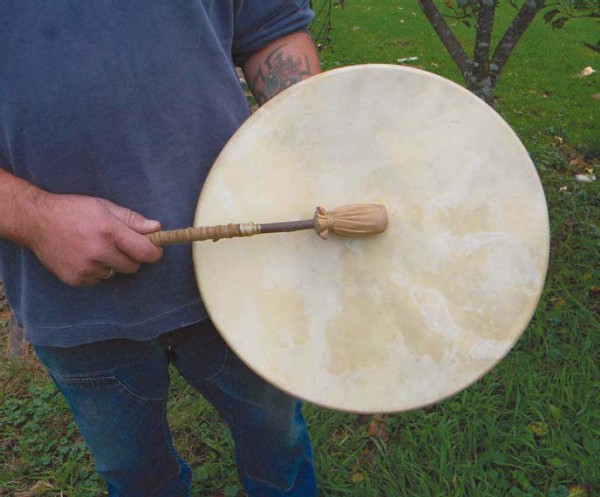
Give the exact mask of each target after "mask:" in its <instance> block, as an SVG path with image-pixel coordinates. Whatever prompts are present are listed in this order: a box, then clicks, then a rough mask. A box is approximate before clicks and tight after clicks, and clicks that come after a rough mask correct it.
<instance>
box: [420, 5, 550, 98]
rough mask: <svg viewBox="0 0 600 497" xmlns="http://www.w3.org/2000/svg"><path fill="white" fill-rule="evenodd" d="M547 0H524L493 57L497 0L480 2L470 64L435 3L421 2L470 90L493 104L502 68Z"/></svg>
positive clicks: (423, 9)
mask: <svg viewBox="0 0 600 497" xmlns="http://www.w3.org/2000/svg"><path fill="white" fill-rule="evenodd" d="M544 1H545V0H525V1H524V3H523V5H522V7H521V8H520V9H519V12H518V13H517V15H516V16H515V18H514V19H513V20H512V22H511V24H510V26H509V27H508V29H507V30H506V32H505V33H504V36H503V37H502V39H501V40H500V42H499V43H498V46H497V47H496V50H495V51H494V55H493V56H492V57H491V58H490V48H491V46H490V45H491V38H492V30H493V27H494V21H495V11H496V3H497V0H479V9H478V17H477V24H476V29H477V33H476V37H475V47H474V49H473V60H472V61H471V60H470V59H469V58H468V57H467V55H466V53H465V51H464V49H463V47H462V46H461V45H460V42H459V41H458V39H457V38H456V36H454V33H452V30H451V29H450V27H449V26H448V23H447V22H446V20H445V19H444V17H443V16H442V14H441V13H440V11H439V10H438V8H437V7H436V6H435V4H434V3H433V0H418V2H419V6H420V7H421V10H422V11H423V13H424V14H425V16H426V17H427V20H428V21H429V23H430V24H431V26H432V27H433V29H434V30H435V32H436V34H437V35H438V37H439V38H440V40H441V41H442V43H443V44H444V47H446V51H447V52H448V53H449V54H450V56H451V57H452V60H453V61H454V62H455V64H456V65H457V66H458V69H459V70H460V72H461V74H462V76H463V79H464V81H465V86H466V87H467V89H469V90H470V91H472V92H473V93H474V94H475V95H477V96H478V97H480V98H481V99H483V100H484V101H485V102H487V103H488V104H490V105H493V103H494V90H495V88H496V83H497V81H498V78H499V77H500V73H501V72H502V69H503V68H504V66H505V65H506V62H507V61H508V58H509V57H510V55H511V53H512V51H513V50H514V48H515V46H516V45H517V43H518V42H519V40H520V39H521V36H523V33H524V32H525V31H526V30H527V28H528V27H529V25H530V24H531V22H532V21H533V19H534V18H535V16H536V15H537V13H538V12H539V11H540V10H542V8H544Z"/></svg>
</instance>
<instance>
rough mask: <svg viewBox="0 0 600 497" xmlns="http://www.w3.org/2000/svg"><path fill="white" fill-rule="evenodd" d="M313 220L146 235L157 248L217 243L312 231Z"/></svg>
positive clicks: (171, 231) (160, 232) (184, 229)
mask: <svg viewBox="0 0 600 497" xmlns="http://www.w3.org/2000/svg"><path fill="white" fill-rule="evenodd" d="M314 227H315V222H314V220H313V219H305V220H302V221H289V222H283V223H266V224H254V223H240V224H222V225H218V226H200V227H197V228H183V229H178V230H166V231H157V232H156V233H151V234H149V235H146V236H147V237H148V239H149V240H150V241H151V242H152V243H154V245H157V246H159V247H162V246H164V245H176V244H179V243H191V242H201V241H204V240H213V241H215V242H216V241H218V240H220V239H221V238H238V237H243V236H253V235H260V234H264V233H285V232H290V231H299V230H308V229H314Z"/></svg>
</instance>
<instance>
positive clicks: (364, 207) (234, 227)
mask: <svg viewBox="0 0 600 497" xmlns="http://www.w3.org/2000/svg"><path fill="white" fill-rule="evenodd" d="M386 228H387V210H386V208H385V207H384V206H383V205H376V204H353V205H345V206H342V207H338V208H336V209H333V210H332V211H327V210H326V209H324V208H323V207H317V210H316V212H315V217H314V218H313V219H304V220H302V221H289V222H283V223H268V224H254V223H240V224H232V223H231V224H222V225H218V226H200V227H197V228H183V229H179V230H171V231H157V232H156V233H151V234H149V235H146V237H147V238H148V239H149V240H150V241H151V242H152V243H154V245H157V246H159V247H162V246H164V245H175V244H178V243H191V242H201V241H204V240H213V241H215V242H216V241H217V240H220V239H221V238H238V237H244V236H253V235H260V234H261V233H287V232H291V231H299V230H307V229H314V230H315V231H316V232H317V234H318V235H319V236H320V237H321V238H323V239H325V240H326V239H327V237H328V236H329V234H330V233H334V234H336V235H340V236H345V237H364V236H370V235H376V234H378V233H383V232H384V231H385V230H386Z"/></svg>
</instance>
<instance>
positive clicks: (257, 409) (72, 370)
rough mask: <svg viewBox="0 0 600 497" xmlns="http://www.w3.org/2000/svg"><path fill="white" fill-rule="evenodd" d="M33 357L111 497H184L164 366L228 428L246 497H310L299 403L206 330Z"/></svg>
mask: <svg viewBox="0 0 600 497" xmlns="http://www.w3.org/2000/svg"><path fill="white" fill-rule="evenodd" d="M35 349H36V353H37V355H38V357H39V359H40V361H41V362H42V363H43V364H44V366H45V367H46V369H47V370H48V372H49V373H50V375H51V376H52V378H53V380H54V382H55V383H56V385H57V386H58V388H59V389H60V391H61V392H62V394H63V395H64V397H65V399H66V401H67V403H68V404H69V407H70V408H71V411H72V413H73V417H74V419H75V423H76V424H77V426H78V428H79V430H80V432H81V434H82V436H83V438H84V440H85V442H86V444H87V445H88V447H89V449H90V451H91V453H92V455H93V457H94V460H95V463H96V469H97V471H98V472H99V473H100V474H101V475H102V476H103V477H104V479H105V480H106V484H107V488H108V495H109V496H111V497H117V496H118V497H154V496H156V497H167V496H169V497H175V496H188V495H189V493H190V480H191V470H190V468H189V467H188V466H187V465H186V464H185V463H184V462H183V461H182V460H181V459H179V457H178V456H177V453H176V452H175V449H174V448H173V444H172V440H171V432H170V430H169V426H168V425H167V419H166V406H167V390H168V387H169V373H168V366H169V364H170V363H171V364H173V365H174V366H175V367H176V368H177V369H178V370H179V372H180V373H181V375H182V376H183V377H184V378H185V379H186V381H187V382H188V383H189V384H190V385H192V386H193V387H194V388H195V389H196V390H198V391H199V392H200V393H201V394H202V395H204V396H205V398H206V399H207V400H208V401H210V402H211V403H212V404H213V405H214V406H215V408H216V409H217V410H218V411H219V413H220V415H221V416H222V418H223V419H224V420H225V422H226V423H227V424H228V425H229V428H230V429H231V432H232V436H233V439H234V442H235V458H236V464H237V469H238V476H239V479H240V481H241V483H242V485H243V486H244V488H245V490H246V492H247V493H248V495H249V496H256V497H258V496H260V497H276V496H277V497H279V496H290V497H291V496H297V497H300V496H301V497H310V496H315V495H316V493H317V490H316V481H315V476H314V468H313V456H312V449H311V445H310V441H309V438H308V434H307V431H306V425H305V423H304V419H303V417H302V414H301V412H300V408H301V406H300V402H299V401H297V400H295V399H293V398H291V397H289V396H288V395H286V394H284V393H282V392H280V391H279V390H277V389H275V388H274V387H272V386H270V385H269V384H267V383H266V382H265V381H263V380H262V379H260V378H259V377H258V376H257V375H255V374H254V373H253V372H252V371H250V370H249V369H248V368H247V367H246V366H245V365H244V364H243V363H242V362H241V361H240V360H239V359H238V358H237V357H236V356H235V354H233V352H232V351H231V350H230V349H229V348H228V347H227V345H226V344H225V343H224V342H223V340H222V339H221V337H220V336H219V335H218V333H217V332H216V331H215V329H214V327H213V326H212V323H211V322H210V321H208V320H206V321H204V322H202V323H199V324H197V325H194V326H190V327H187V328H183V329H181V330H178V331H174V332H171V333H167V334H165V335H162V336H160V337H158V338H157V339H155V340H152V341H149V342H137V341H132V340H108V341H104V342H96V343H91V344H87V345H81V346H77V347H70V348H57V347H36V348H35Z"/></svg>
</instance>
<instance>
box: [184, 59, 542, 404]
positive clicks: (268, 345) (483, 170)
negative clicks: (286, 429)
mask: <svg viewBox="0 0 600 497" xmlns="http://www.w3.org/2000/svg"><path fill="white" fill-rule="evenodd" d="M353 203H373V204H382V205H385V206H386V208H387V211H388V223H389V224H388V228H387V230H386V231H385V232H384V233H383V234H380V235H376V236H371V237H368V238H357V239H348V238H339V237H330V238H329V239H328V240H326V241H325V240H322V239H321V238H319V237H318V236H315V234H314V232H312V233H311V232H309V231H302V232H296V233H285V234H268V235H261V236H257V237H253V238H247V239H231V240H221V241H219V242H218V243H209V242H204V243H196V244H194V247H193V255H194V265H195V271H196V277H197V280H198V284H199V288H200V291H201V294H202V298H203V300H204V303H205V304H206V307H207V309H208V312H209V314H210V317H211V318H212V320H213V321H214V323H215V325H216V326H217V328H218V330H219V332H220V333H221V334H222V336H223V337H224V339H225V340H226V342H227V343H228V344H229V345H230V346H231V348H232V349H233V350H234V351H235V352H236V354H238V355H239V357H240V358H241V359H242V360H243V361H244V362H246V363H247V365H248V366H249V367H250V368H251V369H252V370H254V371H255V372H256V373H257V374H259V375H260V376H262V377H263V378H264V379H266V380H267V381H269V382H271V383H272V384H273V385H275V386H276V387H278V388H280V389H282V390H284V391H287V392H289V393H290V394H292V395H294V396H296V397H298V398H301V399H304V400H307V401H310V402H313V403H316V404H319V405H321V406H326V407H329V408H332V409H336V410H342V411H350V412H361V413H380V412H397V411H404V410H409V409H415V408H418V407H422V406H426V405H429V404H433V403H436V402H439V401H440V400H442V399H445V398H447V397H449V396H451V395H453V394H456V393H457V392H459V391H461V390H462V389H464V388H466V387H467V386H469V385H470V384H471V383H473V382H474V381H476V380H477V379H479V378H480V377H481V376H482V375H484V374H485V373H486V372H488V371H489V370H490V369H491V368H492V367H494V365H496V364H497V363H498V361H500V359H501V358H502V357H503V356H504V355H505V354H507V353H508V352H509V350H510V348H511V347H512V346H513V344H514V343H515V342H516V341H517V340H518V338H519V337H520V336H521V334H522V332H523V330H524V329H525V327H526V326H527V324H528V322H529V320H530V318H531V316H532V314H533V312H534V310H535V308H536V305H537V302H538V299H539V297H540V294H541V290H542V286H543V283H544V278H545V273H546V268H547V263H548V252H549V228H548V216H547V209H546V203H545V199H544V193H543V191H542V186H541V184H540V180H539V178H538V176H537V174H536V171H535V168H534V166H533V164H532V162H531V160H530V158H529V155H528V153H527V151H526V150H525V148H524V147H523V145H522V144H521V142H520V141H519V139H518V138H517V136H516V135H515V133H514V132H513V131H512V130H511V129H510V127H509V126H508V125H507V124H506V123H505V122H504V121H503V120H502V118H501V117H500V116H499V115H498V114H497V113H496V112H495V111H494V110H493V109H491V108H490V107H489V106H487V105H486V104H485V103H484V102H483V101H481V100H480V99H479V98H477V97H475V96H474V95H472V94H471V93H470V92H468V91H467V90H465V89H464V88H462V87H460V86H458V85H456V84H454V83H452V82H450V81H447V80H445V79H443V78H441V77H439V76H436V75H433V74H430V73H427V72H424V71H421V70H417V69H412V68H407V67H399V66H385V65H366V66H354V67H348V68H343V69H338V70H334V71H330V72H326V73H324V74H322V75H319V76H316V77H312V78H310V79H308V80H306V81H303V82H302V83H299V84H297V85H295V86H293V87H291V88H290V89H288V90H286V92H284V93H283V94H281V95H279V96H277V97H276V98H274V99H273V100H271V101H270V102H268V103H267V104H266V105H265V106H264V107H262V108H261V109H259V110H258V111H257V112H256V113H255V114H254V115H253V116H252V117H251V118H250V119H249V120H248V121H247V122H246V123H245V124H244V125H243V126H242V127H241V128H240V129H239V130H238V132H237V133H236V134H235V135H234V136H233V137H232V138H231V140H230V141H229V143H228V144H227V145H226V147H225V148H224V150H223V151H222V153H221V154H220V156H219V157H218V160H217V161H216V163H215V165H214V167H213V169H212V170H211V172H210V174H209V177H208V179H207V181H206V183H205V186H204V187H203V190H202V193H201V195H200V199H199V202H198V206H197V212H196V217H195V225H196V226H202V225H212V224H226V223H229V222H234V221H235V222H240V221H255V222H270V221H287V220H295V219H305V218H311V217H312V215H313V212H314V209H315V207H316V206H318V205H323V206H325V207H328V208H333V207H336V206H339V205H344V204H353Z"/></svg>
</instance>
